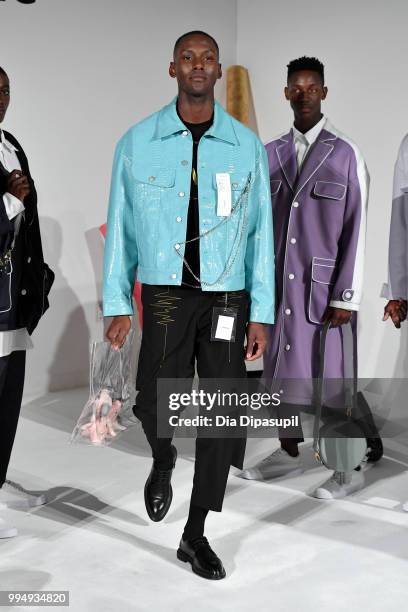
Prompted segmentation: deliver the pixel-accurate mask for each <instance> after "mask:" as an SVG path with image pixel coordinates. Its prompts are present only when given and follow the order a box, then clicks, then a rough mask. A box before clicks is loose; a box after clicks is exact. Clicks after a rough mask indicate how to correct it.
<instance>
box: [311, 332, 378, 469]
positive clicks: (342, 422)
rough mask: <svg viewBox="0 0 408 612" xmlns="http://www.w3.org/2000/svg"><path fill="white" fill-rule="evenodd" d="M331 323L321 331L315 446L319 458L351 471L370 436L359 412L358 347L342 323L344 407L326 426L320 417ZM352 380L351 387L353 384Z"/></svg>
mask: <svg viewBox="0 0 408 612" xmlns="http://www.w3.org/2000/svg"><path fill="white" fill-rule="evenodd" d="M329 328H330V323H326V324H325V325H324V327H323V329H322V331H321V335H320V364H319V378H318V380H317V389H316V396H315V408H316V409H315V420H314V432H313V433H314V435H313V438H314V440H313V448H314V451H315V457H316V460H317V461H319V462H320V463H322V464H323V465H325V466H326V467H327V468H329V469H331V470H335V471H337V472H352V471H353V470H355V469H356V468H358V466H359V465H360V464H361V462H362V461H363V460H364V459H365V457H366V454H367V440H366V437H365V434H364V431H363V429H362V427H361V426H360V424H359V423H358V422H356V416H357V412H358V411H357V401H358V400H357V348H356V343H355V342H354V341H353V335H352V329H351V324H347V325H344V326H342V335H343V353H344V356H345V358H344V368H345V378H344V380H343V397H344V411H342V410H341V411H339V412H338V413H337V414H336V416H334V417H331V418H330V419H328V420H327V421H326V423H325V424H324V425H323V426H320V420H321V415H322V407H323V387H324V361H325V349H326V338H327V332H328V331H329ZM350 344H351V345H352V353H353V360H352V370H353V371H352V373H351V375H350V377H348V376H347V373H346V370H347V369H349V366H350V362H349V360H348V359H347V356H348V355H349V354H350V351H349V350H347V348H348V347H349V346H350ZM350 382H351V388H350Z"/></svg>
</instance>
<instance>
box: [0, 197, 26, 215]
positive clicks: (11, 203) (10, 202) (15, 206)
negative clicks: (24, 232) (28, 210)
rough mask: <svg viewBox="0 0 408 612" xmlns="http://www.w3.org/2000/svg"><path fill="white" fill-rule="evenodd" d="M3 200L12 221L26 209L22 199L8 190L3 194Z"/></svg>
mask: <svg viewBox="0 0 408 612" xmlns="http://www.w3.org/2000/svg"><path fill="white" fill-rule="evenodd" d="M3 202H4V207H5V209H6V214H7V216H8V218H9V220H10V221H11V220H12V219H14V217H17V215H19V214H20V213H22V212H24V211H25V208H24V204H23V203H22V201H21V200H19V199H18V198H16V196H13V194H11V193H8V192H7V193H5V194H4V195H3Z"/></svg>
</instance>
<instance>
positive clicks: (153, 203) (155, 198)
mask: <svg viewBox="0 0 408 612" xmlns="http://www.w3.org/2000/svg"><path fill="white" fill-rule="evenodd" d="M131 171H132V178H133V204H134V206H135V207H136V208H139V209H141V210H142V212H143V214H149V213H150V214H152V213H153V214H154V213H157V212H158V211H159V209H160V205H161V204H162V203H163V202H165V201H166V199H167V198H168V197H169V196H170V195H171V194H172V189H173V188H174V183H175V176H176V171H175V170H174V169H171V168H156V169H155V168H151V167H143V166H132V169H131Z"/></svg>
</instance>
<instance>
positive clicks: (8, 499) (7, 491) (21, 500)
mask: <svg viewBox="0 0 408 612" xmlns="http://www.w3.org/2000/svg"><path fill="white" fill-rule="evenodd" d="M46 503H47V498H46V496H45V495H31V494H30V493H28V492H27V491H26V490H25V489H24V487H22V486H21V485H19V484H17V483H16V482H13V481H12V480H6V482H5V483H4V485H3V486H2V487H1V489H0V508H1V507H3V508H17V509H22V510H29V509H30V508H36V507H37V506H43V505H44V504H46Z"/></svg>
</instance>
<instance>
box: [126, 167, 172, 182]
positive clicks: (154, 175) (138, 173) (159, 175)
mask: <svg viewBox="0 0 408 612" xmlns="http://www.w3.org/2000/svg"><path fill="white" fill-rule="evenodd" d="M132 176H133V178H134V179H135V180H136V181H138V182H139V183H146V184H148V185H151V186H152V187H174V182H175V177H176V171H175V170H174V169H171V168H146V167H143V166H137V165H135V166H132Z"/></svg>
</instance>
